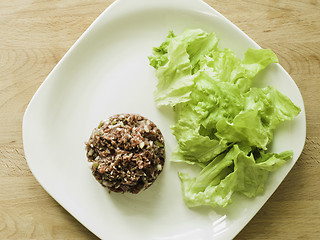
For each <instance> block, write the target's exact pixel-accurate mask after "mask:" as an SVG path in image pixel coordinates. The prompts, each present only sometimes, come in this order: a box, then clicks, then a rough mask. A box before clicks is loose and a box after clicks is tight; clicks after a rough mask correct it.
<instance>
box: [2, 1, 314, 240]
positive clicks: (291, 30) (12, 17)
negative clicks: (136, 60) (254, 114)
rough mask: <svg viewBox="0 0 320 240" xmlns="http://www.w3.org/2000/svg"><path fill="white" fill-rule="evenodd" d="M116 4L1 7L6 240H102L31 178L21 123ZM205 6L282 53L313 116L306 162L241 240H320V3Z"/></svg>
mask: <svg viewBox="0 0 320 240" xmlns="http://www.w3.org/2000/svg"><path fill="white" fill-rule="evenodd" d="M112 2H113V1H110V0H109V1H106V0H53V1H49V0H11V1H5V0H2V1H1V2H0V25H1V27H0V59H1V61H0V239H31V238H32V239H95V238H96V237H95V236H94V235H93V234H92V233H90V232H89V231H88V230H87V229H86V228H85V227H83V226H82V225H81V224H80V223H79V222H78V221H77V220H76V219H74V218H73V217H72V216H71V215H70V214H69V213H68V212H67V211H65V210H64V209H63V208H62V207H61V206H60V205H58V204H57V203H56V202H55V200H54V199H53V198H52V197H50V196H49V195H48V194H47V193H46V192H45V191H44V189H43V188H42V187H41V186H40V185H39V183H38V182H37V181H36V180H35V178H34V177H33V175H32V174H31V172H30V170H29V168H28V166H27V163H26V160H25V156H24V152H23V145H22V117H23V113H24V111H25V109H26V107H27V104H28V103H29V101H30V99H31V97H32V96H33V94H34V93H35V91H36V90H37V89H38V87H39V86H40V84H41V83H42V82H43V80H44V79H45V78H46V76H47V75H48V74H49V72H50V71H51V70H52V68H53V67H54V66H55V65H56V64H57V63H58V61H59V60H60V59H61V58H62V56H63V55H64V54H65V53H66V51H67V50H68V49H69V48H70V47H71V46H72V45H73V43H74V42H75V41H76V40H77V39H78V38H79V36H80V35H81V34H82V33H83V32H84V31H85V30H86V28H87V27H88V26H89V25H90V24H91V23H92V22H93V20H94V19H95V18H96V17H97V16H98V15H99V14H100V13H101V12H102V11H103V10H104V9H105V8H106V7H108V6H109V5H110V4H111V3H112ZM205 2H207V3H208V4H210V5H211V6H213V7H214V8H215V9H216V10H218V11H219V12H220V13H222V14H223V15H224V16H226V17H227V18H228V19H229V20H231V21H232V22H233V23H235V24H236V25H237V26H238V27H240V28H241V29H242V30H243V31H244V32H246V33H247V34H248V35H249V36H250V37H251V38H253V39H254V40H255V41H256V42H257V43H258V44H260V45H261V46H262V47H264V48H271V49H273V50H274V51H275V52H276V54H277V55H278V57H279V60H280V63H281V64H282V66H283V67H284V68H285V69H286V70H287V71H288V72H289V74H290V75H291V76H292V78H293V79H294V80H295V82H296V83H297V85H298V87H299V88H300V90H301V93H302V95H303V98H304V101H305V108H306V115H307V139H306V145H305V148H304V151H303V153H302V155H301V157H300V159H299V160H298V162H297V164H296V165H295V167H294V168H293V169H292V171H291V172H290V173H289V175H288V176H287V177H286V179H285V180H284V182H283V183H282V184H281V186H280V187H279V188H278V190H277V191H276V192H275V193H274V194H273V196H272V197H271V199H270V200H269V201H268V202H267V203H266V204H265V206H264V207H263V208H262V209H261V210H260V212H259V213H258V214H257V215H256V216H255V217H254V218H253V219H252V221H251V222H250V223H249V224H248V225H247V226H246V227H245V228H244V229H243V231H241V233H240V234H239V235H238V236H237V237H236V239H320V227H319V225H320V187H319V184H320V157H319V156H320V151H319V145H320V138H319V135H320V124H319V123H320V121H319V117H320V114H319V113H320V107H319V102H320V80H319V79H320V2H319V1H318V0H300V1H299V0H292V1H289V0H279V1H276V0H241V1H233V0H221V1H213V0H206V1H205Z"/></svg>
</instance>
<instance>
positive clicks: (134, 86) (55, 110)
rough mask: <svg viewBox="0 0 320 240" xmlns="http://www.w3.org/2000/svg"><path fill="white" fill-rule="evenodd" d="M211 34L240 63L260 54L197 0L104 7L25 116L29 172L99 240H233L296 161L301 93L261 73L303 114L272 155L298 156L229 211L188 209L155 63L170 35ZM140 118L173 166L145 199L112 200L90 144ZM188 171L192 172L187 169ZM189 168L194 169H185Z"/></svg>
mask: <svg viewBox="0 0 320 240" xmlns="http://www.w3.org/2000/svg"><path fill="white" fill-rule="evenodd" d="M186 28H202V29H204V30H206V31H214V32H216V34H217V35H218V37H219V38H220V39H221V43H222V46H223V47H229V48H231V49H232V50H233V51H234V52H235V53H236V54H238V56H240V57H241V56H242V55H243V53H244V52H245V51H246V50H247V48H248V47H253V48H259V46H258V45H257V44H256V43H255V42H254V41H253V40H251V39H250V38H249V37H248V36H247V35H245V34H244V33H243V32H241V31H240V30H239V29H238V28H237V27H236V26H234V25H233V24H232V23H231V22H230V21H228V20H227V19H226V18H224V17H223V16H222V15H221V14H219V13H218V12H217V11H215V10H214V9H212V8H211V7H210V6H208V5H207V4H205V3H203V2H202V1H200V0H175V1H173V0H158V1H156V0H154V1H153V0H118V1H116V2H115V3H114V4H112V5H111V6H110V7H109V8H107V9H106V10H105V11H104V12H103V13H102V14H101V15H100V16H99V17H98V18H97V19H96V21H94V23H93V24H92V25H91V26H90V27H89V28H88V30H87V31H86V32H85V33H84V34H83V35H82V36H81V37H80V38H79V40H78V41H77V42H76V43H75V44H74V45H73V47H72V48H71V49H70V50H69V51H68V52H67V54H66V55H65V56H64V57H63V58H62V60H61V61H60V62H59V63H58V64H57V66H56V67H55V68H54V69H53V71H52V72H51V73H50V74H49V76H48V77H47V79H46V80H45V81H44V83H43V84H42V85H41V87H40V88H39V90H38V91H37V92H36V94H35V95H34V97H33V98H32V100H31V102H30V104H29V106H28V108H27V110H26V112H25V115H24V119H23V142H24V149H25V155H26V159H27V162H28V164H29V167H30V169H31V171H32V173H33V174H34V176H35V177H36V178H37V180H38V181H39V183H40V184H41V185H42V186H43V187H44V189H45V190H46V191H47V192H48V193H49V194H50V195H51V196H52V197H53V198H55V199H56V200H57V202H59V203H60V204H61V205H62V206H63V207H64V208H65V209H66V210H67V211H69V212H70V214H72V215H73V216H74V217H75V218H76V219H78V220H79V221H80V222H81V223H82V224H83V225H84V226H86V227H87V228H88V229H89V230H91V231H92V232H93V233H94V234H96V235H97V236H98V237H100V238H102V239H112V240H116V239H132V240H134V239H154V240H173V239H174V240H179V239H181V240H182V239H183V240H187V239H192V240H195V239H231V238H233V237H234V236H235V235H236V234H237V233H238V232H239V231H240V230H241V229H242V228H243V227H244V226H245V225H246V224H247V223H248V222H249V220H250V219H251V218H252V217H253V216H254V215H255V214H256V212H257V211H258V210H259V209H260V208H261V207H262V205H263V204H264V203H265V202H266V201H267V199H268V198H269V197H270V196H271V194H272V193H273V192H274V191H275V189H276V188H277V187H278V186H279V184H280V183H281V181H282V180H283V179H284V177H285V176H286V175H287V173H288V172H289V171H290V169H291V168H292V166H293V165H294V163H295V162H296V160H297V158H298V157H299V155H300V153H301V151H302V149H303V146H304V142H305V136H306V122H305V112H304V105H303V100H302V97H301V94H300V92H299V90H298V88H297V86H296V84H295V83H294V81H293V80H292V79H291V77H290V76H289V75H288V74H287V72H286V71H285V70H284V69H283V68H282V67H281V66H280V65H278V64H273V65H272V66H269V67H268V68H267V69H266V70H265V71H264V72H263V73H262V74H260V75H259V76H258V78H259V82H260V83H259V85H260V86H266V85H273V86H275V87H277V88H278V90H280V91H281V92H283V93H285V94H286V95H287V96H289V97H290V98H291V100H292V101H293V102H294V103H295V104H296V105H298V106H299V107H300V108H301V109H302V112H301V113H300V115H299V116H298V117H297V118H296V119H295V120H294V121H292V122H288V123H284V124H282V125H281V126H280V127H279V128H278V129H277V131H276V134H275V138H274V141H273V145H272V151H275V152H280V151H283V150H289V149H293V151H294V158H293V160H292V161H290V162H289V163H288V164H286V165H285V166H284V167H282V168H281V169H279V170H278V171H276V172H275V173H274V174H272V175H271V176H270V178H269V181H268V184H267V186H266V190H265V192H264V194H263V195H261V196H258V197H256V198H254V199H247V198H245V197H241V196H235V198H234V199H233V204H231V206H230V207H228V208H226V209H224V210H221V209H212V208H209V207H200V208H195V209H189V208H187V207H186V206H185V204H184V203H183V200H182V195H181V189H180V181H179V179H178V177H177V170H178V169H181V167H182V165H179V164H171V163H170V154H171V151H172V149H173V148H174V147H175V145H176V141H175V139H174V137H173V136H172V134H171V131H170V129H169V126H170V124H171V123H172V122H173V121H172V113H171V112H170V111H162V110H161V111H160V110H159V109H157V108H156V107H155V104H154V99H153V91H154V89H155V85H156V82H157V79H156V77H155V72H154V69H153V68H152V67H150V66H149V62H148V58H147V56H149V55H150V54H151V52H152V47H154V46H158V45H159V44H160V43H161V42H162V41H163V40H164V38H165V36H166V35H167V33H168V31H169V30H173V31H174V32H175V33H177V34H179V33H181V32H182V31H183V30H184V29H186ZM124 112H129V113H139V114H141V115H143V116H145V117H147V118H149V119H151V120H152V121H154V122H155V123H156V124H157V125H158V126H159V128H160V129H161V131H162V133H163V135H164V137H165V140H166V152H167V161H166V164H165V168H164V171H163V173H162V174H161V175H160V176H159V178H158V179H157V181H156V182H155V183H154V185H152V186H151V188H149V189H148V190H146V191H144V192H142V193H140V194H138V195H132V194H114V193H112V194H109V193H108V192H107V191H106V190H105V189H104V188H102V187H101V186H100V185H99V183H98V182H96V180H95V179H94V177H93V176H92V175H91V171H90V170H89V168H88V166H87V159H86V155H85V149H84V147H85V145H84V142H85V141H87V140H88V138H89V136H90V134H91V131H92V129H93V128H94V127H96V126H97V125H98V124H99V121H100V120H102V119H106V118H107V117H109V116H110V115H113V114H115V113H124ZM183 167H185V165H183ZM187 167H188V166H187Z"/></svg>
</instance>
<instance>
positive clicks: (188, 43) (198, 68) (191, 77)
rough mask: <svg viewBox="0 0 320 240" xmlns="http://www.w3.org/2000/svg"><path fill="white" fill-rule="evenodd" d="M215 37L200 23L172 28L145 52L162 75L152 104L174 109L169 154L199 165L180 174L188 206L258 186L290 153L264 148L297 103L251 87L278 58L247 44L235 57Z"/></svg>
mask: <svg viewBox="0 0 320 240" xmlns="http://www.w3.org/2000/svg"><path fill="white" fill-rule="evenodd" d="M218 43H219V39H218V38H217V37H216V35H215V34H214V33H207V32H205V31H203V30H201V29H187V30H185V31H184V32H183V33H182V34H181V35H178V36H177V35H175V34H174V33H173V32H169V34H168V36H167V38H166V39H165V41H164V42H163V43H162V44H161V45H160V46H159V47H155V48H153V55H152V56H149V61H150V65H151V66H153V67H154V68H155V69H156V76H157V78H158V80H159V81H158V84H157V88H156V90H155V92H154V97H155V101H156V104H157V105H158V106H164V105H166V106H171V107H173V109H174V112H175V117H176V122H175V124H174V125H173V126H172V131H173V134H174V135H175V137H176V139H177V142H178V146H177V149H176V150H175V152H174V153H173V155H172V160H173V161H177V162H185V163H189V164H196V165H198V166H200V167H201V168H202V170H201V172H200V174H199V176H198V177H195V178H193V177H190V176H189V175H188V174H187V173H179V174H178V175H179V178H180V180H181V185H182V192H183V198H184V201H185V203H186V204H187V205H188V206H189V207H194V206H199V205H211V206H213V207H216V206H220V207H225V206H227V205H228V204H230V203H231V196H232V194H233V193H235V192H238V193H241V194H244V195H245V196H247V197H250V198H251V197H254V196H256V195H258V194H261V193H262V192H263V189H264V185H265V182H266V181H267V178H268V175H269V172H271V171H274V170H276V169H277V168H279V167H280V166H282V165H283V164H284V163H285V162H286V161H287V160H288V159H291V158H292V155H293V153H292V151H286V152H283V153H280V154H276V153H267V152H266V150H267V147H268V144H269V143H270V142H271V141H272V138H273V131H274V129H275V128H276V126H277V125H278V124H279V123H280V122H283V121H286V120H291V119H293V118H294V117H295V116H297V115H298V114H299V112H300V108H299V107H297V106H295V105H294V104H293V103H292V102H291V100H290V99H289V98H288V97H286V96H285V95H283V94H282V93H280V92H279V91H277V90H276V89H275V88H273V87H266V88H254V87H252V83H253V79H254V77H255V76H256V75H257V74H258V73H259V72H260V71H262V70H263V69H265V68H266V67H267V66H268V65H269V64H271V63H277V62H278V59H277V57H276V55H275V54H274V53H273V52H272V51H271V50H270V49H248V50H247V52H246V53H245V54H244V58H243V59H239V58H238V57H237V56H236V55H235V54H234V53H233V52H232V51H231V50H230V49H222V48H220V46H219V44H218Z"/></svg>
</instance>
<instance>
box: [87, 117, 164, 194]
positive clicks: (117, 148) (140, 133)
mask: <svg viewBox="0 0 320 240" xmlns="http://www.w3.org/2000/svg"><path fill="white" fill-rule="evenodd" d="M86 150H87V157H88V161H89V163H90V166H91V170H92V174H93V175H94V176H95V178H96V179H97V181H98V182H100V183H101V185H102V186H104V187H107V188H108V189H110V190H111V191H114V192H131V193H138V192H140V191H141V190H144V189H147V188H148V187H150V186H151V184H152V183H153V182H154V181H155V180H156V178H157V177H158V175H159V174H160V173H161V171H162V169H163V165H164V161H165V149H164V139H163V136H162V134H161V132H160V130H159V128H157V126H156V125H155V124H154V123H153V122H151V121H150V120H148V119H146V118H144V117H142V116H140V115H137V114H117V115H114V116H112V117H110V118H109V119H108V120H106V121H101V122H100V124H99V126H98V127H97V128H95V129H94V130H93V132H92V134H91V137H90V139H89V141H88V142H87V143H86Z"/></svg>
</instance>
